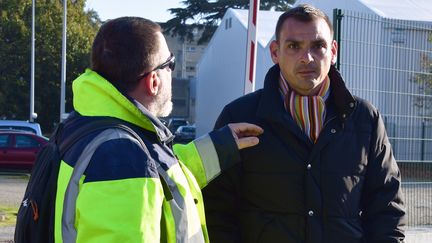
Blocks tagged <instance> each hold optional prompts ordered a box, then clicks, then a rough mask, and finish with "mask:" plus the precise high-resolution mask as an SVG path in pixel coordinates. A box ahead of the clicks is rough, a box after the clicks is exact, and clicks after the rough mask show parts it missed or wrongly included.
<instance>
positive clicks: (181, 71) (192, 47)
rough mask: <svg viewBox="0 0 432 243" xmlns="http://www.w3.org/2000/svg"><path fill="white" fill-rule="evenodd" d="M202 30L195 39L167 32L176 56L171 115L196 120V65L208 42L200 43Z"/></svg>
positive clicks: (166, 35)
mask: <svg viewBox="0 0 432 243" xmlns="http://www.w3.org/2000/svg"><path fill="white" fill-rule="evenodd" d="M199 34H200V32H199V31H196V32H195V33H194V35H195V36H194V40H193V41H187V40H183V39H182V38H180V37H179V36H171V35H170V34H165V39H166V41H167V44H168V47H169V48H170V50H171V52H172V53H173V54H174V55H175V57H176V68H175V71H174V73H173V75H172V77H173V83H172V85H173V103H174V107H173V112H172V113H171V115H170V116H169V117H182V118H186V119H187V120H188V121H189V122H191V123H194V122H195V99H196V92H195V90H196V89H195V86H196V73H197V72H196V66H197V63H198V61H199V60H200V58H201V56H202V54H203V53H204V50H205V48H206V47H207V43H204V44H198V39H199V36H200V35H199Z"/></svg>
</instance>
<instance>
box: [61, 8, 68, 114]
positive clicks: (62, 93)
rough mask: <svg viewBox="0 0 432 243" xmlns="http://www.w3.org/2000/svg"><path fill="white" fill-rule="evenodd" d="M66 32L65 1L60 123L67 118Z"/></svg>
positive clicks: (64, 9) (64, 10) (65, 11)
mask: <svg viewBox="0 0 432 243" xmlns="http://www.w3.org/2000/svg"><path fill="white" fill-rule="evenodd" d="M66 31H67V0H63V33H62V59H61V64H62V65H61V83H60V89H61V90H60V122H62V121H63V120H64V117H65V115H64V114H65V97H66Z"/></svg>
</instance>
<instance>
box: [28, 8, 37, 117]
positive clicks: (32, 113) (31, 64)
mask: <svg viewBox="0 0 432 243" xmlns="http://www.w3.org/2000/svg"><path fill="white" fill-rule="evenodd" d="M35 4H36V3H35V0H33V1H32V26H31V29H32V30H31V31H32V32H31V58H30V66H31V67H30V117H29V120H30V121H31V122H32V121H33V120H34V119H35V118H36V117H37V114H36V113H35V112H34V89H35V81H34V76H35V75H34V73H35V7H36V6H35Z"/></svg>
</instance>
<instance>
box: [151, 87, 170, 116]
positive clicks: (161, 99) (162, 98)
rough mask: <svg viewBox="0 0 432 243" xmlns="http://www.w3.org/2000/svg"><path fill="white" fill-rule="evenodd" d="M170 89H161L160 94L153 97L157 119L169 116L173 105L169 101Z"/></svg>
mask: <svg viewBox="0 0 432 243" xmlns="http://www.w3.org/2000/svg"><path fill="white" fill-rule="evenodd" d="M171 96H172V95H171V89H169V88H168V87H164V88H162V90H161V92H160V93H159V94H158V95H157V96H156V97H155V101H154V103H155V108H156V116H157V117H167V116H169V114H171V111H172V109H173V103H172V100H171Z"/></svg>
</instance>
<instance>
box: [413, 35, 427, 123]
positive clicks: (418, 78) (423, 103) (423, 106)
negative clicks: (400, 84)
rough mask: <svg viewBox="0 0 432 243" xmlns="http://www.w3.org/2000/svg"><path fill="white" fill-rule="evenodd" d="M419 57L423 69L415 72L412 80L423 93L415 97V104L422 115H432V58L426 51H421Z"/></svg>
mask: <svg viewBox="0 0 432 243" xmlns="http://www.w3.org/2000/svg"><path fill="white" fill-rule="evenodd" d="M430 40H431V39H430ZM420 58H421V60H420V63H421V66H422V69H423V70H422V72H421V73H418V74H416V75H415V76H414V79H413V80H414V82H415V83H417V84H418V87H419V91H420V94H423V95H422V96H419V97H416V100H415V106H416V107H417V108H418V109H420V110H421V114H422V115H423V116H425V117H432V58H431V56H430V54H428V53H422V54H421V56H420Z"/></svg>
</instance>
